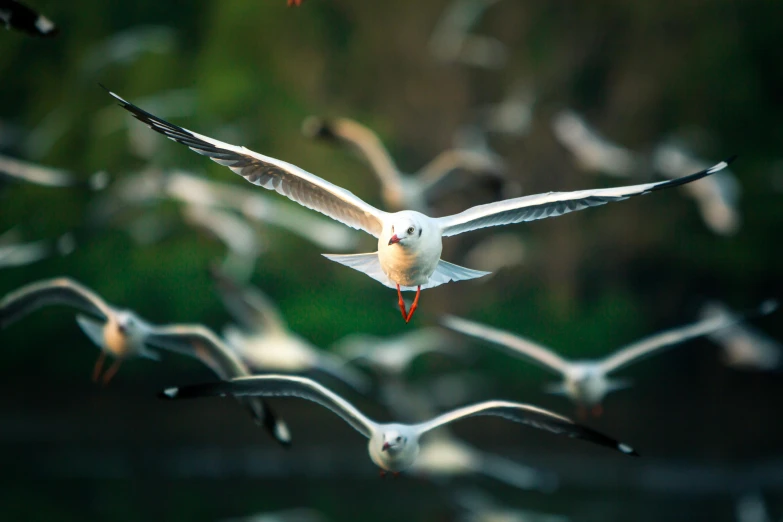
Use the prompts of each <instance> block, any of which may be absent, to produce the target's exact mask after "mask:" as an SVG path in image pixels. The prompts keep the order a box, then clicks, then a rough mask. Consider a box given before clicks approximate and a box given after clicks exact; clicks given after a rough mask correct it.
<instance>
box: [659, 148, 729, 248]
mask: <svg viewBox="0 0 783 522" xmlns="http://www.w3.org/2000/svg"><path fill="white" fill-rule="evenodd" d="M652 161H653V167H654V168H655V170H657V171H658V172H660V173H661V174H663V175H664V176H666V177H667V178H676V177H677V176H679V175H681V174H683V173H684V172H688V171H689V169H691V168H696V169H699V168H702V167H701V166H703V165H705V163H704V162H703V161H702V160H700V159H699V158H696V157H695V156H693V155H692V154H691V153H690V152H688V151H687V150H686V149H685V148H684V147H682V146H680V145H678V144H677V143H674V142H667V143H662V144H661V145H659V146H658V147H656V149H655V151H654V152H653V155H652ZM684 190H685V191H686V192H687V193H688V195H689V196H691V197H692V198H693V199H694V200H695V201H696V204H697V205H698V206H699V212H700V213H701V216H702V219H703V220H704V223H705V224H706V225H707V227H708V228H709V229H710V230H711V231H712V232H714V233H716V234H720V235H723V236H728V235H732V234H735V233H736V232H737V231H738V230H739V227H740V221H741V218H740V214H739V210H738V200H739V194H740V185H739V182H738V181H737V178H736V177H735V176H734V174H732V173H731V171H729V170H728V169H726V170H724V171H723V172H721V173H720V174H718V175H716V176H713V177H711V178H709V179H705V180H704V181H701V182H700V183H693V184H690V185H688V186H686V187H684Z"/></svg>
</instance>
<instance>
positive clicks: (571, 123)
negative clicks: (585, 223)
mask: <svg viewBox="0 0 783 522" xmlns="http://www.w3.org/2000/svg"><path fill="white" fill-rule="evenodd" d="M552 131H553V132H554V134H555V137H556V138H557V139H558V140H559V141H560V143H561V144H562V145H563V146H564V147H565V148H566V149H568V151H569V152H571V154H573V156H574V158H575V159H576V161H577V163H578V164H579V166H580V167H581V168H582V169H584V170H587V171H596V172H603V173H605V174H610V175H612V176H618V177H626V176H630V175H631V174H633V173H634V171H636V170H638V169H639V159H638V158H637V157H636V155H635V154H634V153H633V152H632V151H630V150H628V149H626V148H624V147H621V146H620V145H617V144H615V143H612V142H610V141H609V140H607V139H606V138H604V137H603V136H601V135H599V134H598V132H597V131H596V130H595V129H593V128H592V127H591V126H590V125H589V124H588V123H587V121H586V120H585V119H584V118H583V117H582V116H580V115H579V114H577V113H575V112H573V111H571V110H563V111H561V112H559V113H557V114H556V115H555V117H554V118H552ZM716 172H717V171H716Z"/></svg>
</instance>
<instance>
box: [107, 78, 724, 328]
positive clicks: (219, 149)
mask: <svg viewBox="0 0 783 522" xmlns="http://www.w3.org/2000/svg"><path fill="white" fill-rule="evenodd" d="M109 94H111V96H113V97H114V98H115V99H116V100H118V101H119V102H120V106H121V107H123V108H124V109H126V110H127V111H129V112H130V113H131V114H132V115H133V116H134V117H135V118H137V119H138V120H139V121H142V122H143V123H145V124H147V125H148V126H149V127H150V128H151V129H153V130H154V131H156V132H159V133H161V134H163V135H164V136H167V137H168V138H170V139H172V140H174V141H177V142H179V143H182V144H183V145H186V146H187V147H189V148H190V149H192V150H194V151H195V152H197V153H199V154H202V155H205V156H207V157H209V158H210V159H212V160H213V161H215V162H217V163H219V164H221V165H224V166H227V167H229V168H231V169H232V170H233V171H234V172H235V173H237V174H239V175H240V176H242V177H244V178H245V179H247V180H248V181H249V182H251V183H254V184H256V185H258V186H260V187H264V188H267V189H269V190H275V191H276V192H278V193H280V194H282V195H284V196H286V197H288V198H289V199H291V200H293V201H296V202H297V203H299V204H301V205H303V206H305V207H308V208H310V209H313V210H316V211H318V212H321V213H323V214H325V215H327V216H329V217H331V218H332V219H335V220H337V221H340V222H341V223H343V224H345V225H347V226H349V227H353V228H356V229H360V230H364V231H365V232H367V233H368V234H370V235H372V236H374V237H377V238H378V251H377V252H372V253H366V254H353V255H333V254H330V255H325V257H326V258H327V259H330V260H332V261H335V262H338V263H341V264H343V265H346V266H349V267H351V268H353V269H354V270H358V271H360V272H363V273H365V274H366V275H368V276H370V277H371V278H373V279H375V280H376V281H379V282H380V283H382V284H384V285H386V286H388V287H390V288H396V289H397V297H398V304H399V307H400V313H401V314H402V316H403V319H404V320H405V322H409V321H410V319H411V317H413V313H414V312H415V310H416V308H417V307H418V303H419V296H420V293H421V290H422V289H423V288H424V289H426V288H433V287H435V286H438V285H441V284H444V283H448V282H449V281H460V280H464V279H474V278H476V277H481V276H484V275H486V272H480V271H478V270H471V269H469V268H464V267H461V266H458V265H454V264H452V263H448V262H446V261H443V260H442V259H441V258H440V255H441V250H442V237H443V236H453V235H456V234H461V233H463V232H469V231H472V230H477V229H480V228H484V227H489V226H498V225H508V224H512V223H520V222H523V221H532V220H536V219H543V218H547V217H552V216H559V215H562V214H565V213H568V212H572V211H575V210H581V209H584V208H588V207H591V206H597V205H603V204H605V203H609V202H613V201H621V200H623V199H627V198H629V197H632V196H638V195H642V194H647V193H650V192H653V191H656V190H660V189H664V188H668V187H676V186H680V185H683V184H685V183H689V182H691V181H696V180H697V179H701V178H703V177H705V176H709V175H711V174H714V173H715V172H718V171H720V170H723V169H724V168H726V167H727V166H728V164H729V162H731V161H732V160H733V158H730V159H728V160H726V161H721V162H720V163H718V164H716V165H715V166H713V167H710V168H709V169H706V170H703V171H701V172H697V173H695V174H691V175H690V176H685V177H682V178H677V179H674V180H669V181H662V182H658V183H645V184H642V185H634V186H628V187H615V188H609V189H594V190H580V191H576V192H548V193H545V194H537V195H533V196H524V197H520V198H515V199H509V200H504V201H498V202H495V203H489V204H486V205H479V206H476V207H473V208H470V209H468V210H465V211H464V212H461V213H459V214H455V215H452V216H445V217H440V218H431V217H429V216H426V215H424V214H421V213H419V212H416V211H413V210H403V211H401V212H394V213H387V212H384V211H382V210H379V209H377V208H375V207H373V206H372V205H369V204H368V203H366V202H364V201H363V200H361V199H360V198H358V197H357V196H355V195H354V194H352V193H351V192H349V191H347V190H345V189H343V188H340V187H338V186H337V185H334V184H332V183H329V182H328V181H326V180H324V179H322V178H319V177H318V176H315V175H313V174H310V173H309V172H306V171H304V170H302V169H300V168H299V167H296V166H294V165H292V164H290V163H286V162H284V161H280V160H277V159H274V158H270V157H268V156H264V155H262V154H258V153H257V152H253V151H251V150H249V149H246V148H244V147H236V146H234V145H229V144H227V143H222V142H220V141H217V140H213V139H212V138H208V137H206V136H203V135H201V134H196V133H194V132H191V131H189V130H186V129H183V128H181V127H177V126H176V125H172V124H170V123H167V122H166V121H164V120H161V119H160V118H157V117H155V116H153V115H152V114H150V113H148V112H145V111H143V110H142V109H140V108H138V107H136V106H135V105H133V104H131V103H128V102H126V101H125V100H123V99H122V98H120V97H119V96H117V95H116V94H114V93H112V92H109ZM414 290H415V291H416V298H415V299H414V301H413V304H412V305H411V308H410V311H407V310H406V305H405V301H404V300H403V298H402V292H403V291H414Z"/></svg>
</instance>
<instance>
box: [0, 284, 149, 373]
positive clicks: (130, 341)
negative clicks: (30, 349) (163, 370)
mask: <svg viewBox="0 0 783 522" xmlns="http://www.w3.org/2000/svg"><path fill="white" fill-rule="evenodd" d="M57 304H60V305H67V306H72V307H74V308H78V309H79V310H82V311H84V312H87V313H89V314H91V315H94V316H97V317H99V318H100V321H96V320H95V319H92V318H89V317H87V316H84V315H77V316H76V321H77V322H78V323H79V327H80V328H81V329H82V331H83V332H84V333H85V334H86V335H87V337H89V338H90V340H91V341H92V342H93V343H95V344H96V345H97V346H98V347H99V348H100V349H101V353H100V355H99V356H98V360H97V361H96V363H95V367H94V369H93V373H92V379H93V381H97V380H98V378H99V377H100V375H101V371H102V370H103V365H104V362H105V360H106V355H107V354H109V355H111V356H112V357H113V358H114V363H113V364H112V365H111V366H110V367H109V369H108V370H106V373H104V374H103V384H107V383H108V382H109V381H110V380H111V378H112V377H114V374H115V373H117V370H119V368H120V364H121V363H122V361H124V360H126V359H130V358H134V357H145V358H147V359H153V360H156V361H157V360H159V357H158V354H157V353H155V352H153V351H150V350H149V349H147V347H145V346H144V338H145V336H146V335H147V334H148V333H149V331H150V329H151V328H152V326H151V325H150V324H148V323H147V322H146V321H144V320H142V319H141V318H140V317H138V316H137V315H136V314H135V313H133V312H131V311H129V310H121V309H118V308H115V307H113V306H111V305H109V304H108V303H107V302H106V301H104V300H103V299H102V298H101V297H99V296H98V295H97V294H96V293H95V292H93V291H92V290H90V289H89V288H87V287H85V286H83V285H81V284H79V283H77V282H76V281H73V280H72V279H69V278H66V277H60V278H56V279H48V280H43V281H38V282H35V283H31V284H29V285H26V286H23V287H22V288H20V289H18V290H16V291H14V292H11V293H9V294H7V295H6V296H5V297H3V299H2V301H0V328H6V327H8V326H9V325H10V324H12V323H14V322H16V321H17V320H19V319H21V318H22V317H24V316H26V315H27V314H29V313H31V312H34V311H35V310H37V309H39V308H42V307H44V306H50V305H57Z"/></svg>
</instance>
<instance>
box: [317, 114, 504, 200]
mask: <svg viewBox="0 0 783 522" xmlns="http://www.w3.org/2000/svg"><path fill="white" fill-rule="evenodd" d="M302 132H303V134H304V135H305V136H308V137H311V138H319V139H322V140H328V141H335V142H340V143H342V144H344V145H346V146H349V147H351V148H352V149H354V150H355V151H357V152H358V153H359V154H361V156H362V157H363V158H364V159H365V161H367V163H368V164H369V165H370V167H371V168H372V171H373V172H374V173H375V175H376V176H377V177H378V180H379V181H380V182H381V187H382V190H381V196H382V197H383V202H384V205H385V206H386V207H387V209H388V210H393V211H398V210H406V209H409V210H415V211H417V212H426V211H427V210H428V208H429V207H428V205H427V198H428V195H430V194H432V193H433V192H434V190H435V188H436V186H437V185H438V184H439V183H441V182H442V181H443V180H444V179H445V178H446V177H448V176H449V175H451V174H452V173H454V172H456V171H457V170H464V171H468V172H473V173H476V174H488V175H492V176H493V177H496V178H502V176H503V173H504V169H505V166H504V165H503V161H502V160H501V159H500V157H498V156H497V155H490V154H486V153H481V152H477V151H474V150H468V149H449V150H446V151H444V152H442V153H440V154H438V155H437V156H436V157H435V158H434V159H433V160H432V161H430V162H429V163H428V164H427V165H425V166H424V167H423V168H422V169H421V170H419V171H418V172H417V173H416V174H412V175H411V174H405V173H403V172H401V171H400V169H399V168H398V167H397V165H396V164H395V163H394V160H393V159H392V157H391V155H390V154H389V151H388V150H386V147H384V145H383V143H382V142H381V140H380V138H379V137H378V135H377V134H375V133H374V132H373V131H372V130H370V129H369V128H368V127H365V126H364V125H362V124H361V123H358V122H355V121H353V120H350V119H348V118H335V119H332V120H326V119H323V118H317V117H315V116H311V117H309V118H307V119H306V120H305V121H304V123H303V124H302Z"/></svg>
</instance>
